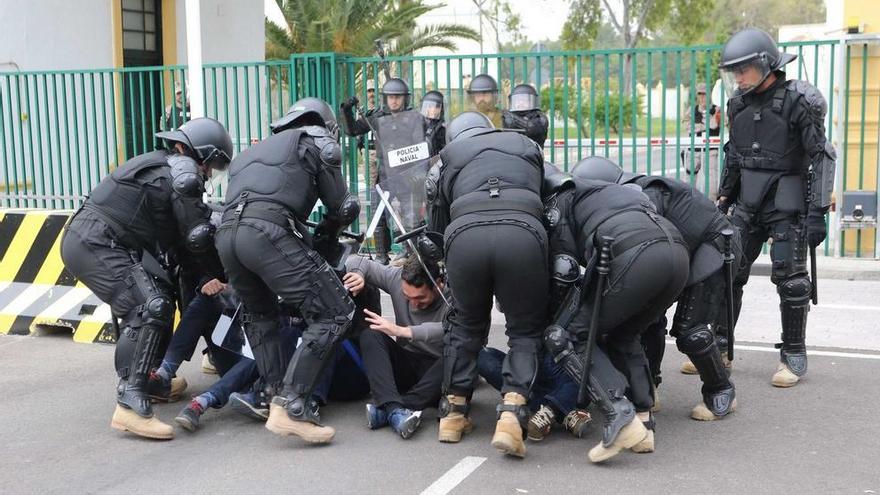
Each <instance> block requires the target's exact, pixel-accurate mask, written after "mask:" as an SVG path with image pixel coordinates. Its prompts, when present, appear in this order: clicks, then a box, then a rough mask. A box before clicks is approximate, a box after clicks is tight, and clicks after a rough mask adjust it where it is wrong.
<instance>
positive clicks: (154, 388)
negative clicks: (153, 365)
mask: <svg viewBox="0 0 880 495" xmlns="http://www.w3.org/2000/svg"><path fill="white" fill-rule="evenodd" d="M187 386H189V384H187V383H186V378H184V377H182V376H180V377H178V376H175V377H174V378H172V379H171V380H168V381H165V380H163V379H162V377H161V376H159V374H158V373H156V372H155V371H154V372H152V373H150V379H149V381H147V394H148V395H149V396H150V399H151V400H152V401H153V402H177V401H179V400H180V397H181V396H182V395H183V392H184V391H186V387H187Z"/></svg>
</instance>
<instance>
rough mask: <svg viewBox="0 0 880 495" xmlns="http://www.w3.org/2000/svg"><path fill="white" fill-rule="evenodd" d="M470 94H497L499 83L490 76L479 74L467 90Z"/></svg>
mask: <svg viewBox="0 0 880 495" xmlns="http://www.w3.org/2000/svg"><path fill="white" fill-rule="evenodd" d="M467 92H468V93H497V92H498V83H497V82H496V81H495V78H494V77H492V76H490V75H489V74H479V75H477V76H476V77H474V78H473V79H471V83H470V85H468V89H467Z"/></svg>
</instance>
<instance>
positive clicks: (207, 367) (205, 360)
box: [202, 352, 220, 375]
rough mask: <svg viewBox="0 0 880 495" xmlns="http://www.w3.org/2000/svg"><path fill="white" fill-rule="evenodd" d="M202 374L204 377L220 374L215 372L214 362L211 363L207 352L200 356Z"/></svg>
mask: <svg viewBox="0 0 880 495" xmlns="http://www.w3.org/2000/svg"><path fill="white" fill-rule="evenodd" d="M202 373H204V374H206V375H217V374H220V372H219V371H217V367H216V366H214V362H213V361H211V355H210V354H208V353H207V352H206V353H205V354H204V355H203V356H202Z"/></svg>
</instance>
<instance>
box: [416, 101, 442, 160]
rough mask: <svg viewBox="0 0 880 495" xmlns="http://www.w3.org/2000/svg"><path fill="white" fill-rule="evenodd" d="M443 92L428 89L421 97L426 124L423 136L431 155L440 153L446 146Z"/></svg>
mask: <svg viewBox="0 0 880 495" xmlns="http://www.w3.org/2000/svg"><path fill="white" fill-rule="evenodd" d="M444 110H445V107H444V104H443V93H441V92H439V91H428V92H427V93H425V96H424V98H422V109H421V112H422V115H424V116H425V120H426V121H427V123H428V125H427V127H426V128H425V137H427V138H428V144H430V145H431V156H434V155H436V154H438V153H440V150H442V149H443V147H444V146H446V119H445V117H444Z"/></svg>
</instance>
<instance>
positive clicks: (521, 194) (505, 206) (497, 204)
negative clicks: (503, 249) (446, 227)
mask: <svg viewBox="0 0 880 495" xmlns="http://www.w3.org/2000/svg"><path fill="white" fill-rule="evenodd" d="M499 210H507V211H519V212H523V213H527V214H529V215H531V216H533V217H535V218H541V214H542V213H543V210H544V208H543V205H542V204H541V201H540V200H539V199H538V196H537V195H536V194H535V193H533V192H531V191H527V190H523V189H506V190H504V191H503V193H502V194H499V195H497V196H494V197H493V196H490V195H489V193H488V192H487V191H474V192H471V193H467V194H465V195H464V196H462V197H460V198H458V199H456V200H455V201H454V202H453V203H452V206H451V207H450V208H449V215H450V218H451V219H452V220H455V219H456V218H458V217H460V216H463V215H467V214H470V213H483V212H487V211H499Z"/></svg>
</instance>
